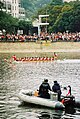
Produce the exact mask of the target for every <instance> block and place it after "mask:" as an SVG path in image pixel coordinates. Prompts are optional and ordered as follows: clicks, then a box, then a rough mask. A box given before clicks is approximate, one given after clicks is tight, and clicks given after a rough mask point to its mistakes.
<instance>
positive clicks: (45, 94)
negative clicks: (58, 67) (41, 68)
mask: <svg viewBox="0 0 80 119" xmlns="http://www.w3.org/2000/svg"><path fill="white" fill-rule="evenodd" d="M49 90H50V91H51V87H50V85H49V83H48V79H44V81H43V82H42V84H41V85H40V87H39V96H40V97H42V98H46V99H50V94H49Z"/></svg>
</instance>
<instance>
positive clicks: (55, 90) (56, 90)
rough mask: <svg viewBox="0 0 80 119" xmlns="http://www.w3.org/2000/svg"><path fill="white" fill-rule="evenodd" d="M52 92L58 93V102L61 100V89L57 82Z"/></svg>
mask: <svg viewBox="0 0 80 119" xmlns="http://www.w3.org/2000/svg"><path fill="white" fill-rule="evenodd" d="M52 91H53V92H55V93H58V100H60V98H61V88H60V85H59V83H58V82H57V81H54V85H53V86H52Z"/></svg>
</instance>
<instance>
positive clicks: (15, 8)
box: [11, 0, 19, 18]
mask: <svg viewBox="0 0 80 119" xmlns="http://www.w3.org/2000/svg"><path fill="white" fill-rule="evenodd" d="M11 14H12V16H14V17H16V18H19V0H11Z"/></svg>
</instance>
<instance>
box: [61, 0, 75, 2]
mask: <svg viewBox="0 0 80 119" xmlns="http://www.w3.org/2000/svg"><path fill="white" fill-rule="evenodd" d="M63 1H64V2H71V1H76V0H63Z"/></svg>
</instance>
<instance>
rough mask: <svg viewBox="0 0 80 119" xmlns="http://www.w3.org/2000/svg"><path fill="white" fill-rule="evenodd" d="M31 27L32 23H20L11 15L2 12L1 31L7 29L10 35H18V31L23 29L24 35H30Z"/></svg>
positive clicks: (0, 19) (0, 12)
mask: <svg viewBox="0 0 80 119" xmlns="http://www.w3.org/2000/svg"><path fill="white" fill-rule="evenodd" d="M31 26H32V24H31V22H27V21H19V20H18V19H16V18H13V17H12V16H11V15H9V14H7V13H5V12H3V11H0V30H3V29H5V30H6V32H8V33H17V30H18V29H21V30H23V31H24V33H26V32H27V33H28V32H29V29H30V28H31Z"/></svg>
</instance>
